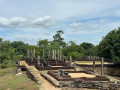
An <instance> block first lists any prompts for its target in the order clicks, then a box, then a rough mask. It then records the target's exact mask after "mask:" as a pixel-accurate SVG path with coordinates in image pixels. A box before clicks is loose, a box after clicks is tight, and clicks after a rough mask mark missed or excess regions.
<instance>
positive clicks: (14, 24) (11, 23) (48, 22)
mask: <svg viewBox="0 0 120 90" xmlns="http://www.w3.org/2000/svg"><path fill="white" fill-rule="evenodd" d="M54 24H55V20H54V19H53V18H52V17H50V16H45V17H40V18H37V19H35V20H28V19H27V18H23V17H13V18H11V19H7V18H4V17H0V28H37V27H49V26H53V25H54Z"/></svg>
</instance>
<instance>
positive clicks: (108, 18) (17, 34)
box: [0, 0, 120, 45]
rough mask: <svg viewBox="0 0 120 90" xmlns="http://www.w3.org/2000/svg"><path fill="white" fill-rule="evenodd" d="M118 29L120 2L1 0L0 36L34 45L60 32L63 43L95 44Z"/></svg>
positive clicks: (112, 0)
mask: <svg viewBox="0 0 120 90" xmlns="http://www.w3.org/2000/svg"><path fill="white" fill-rule="evenodd" d="M119 26H120V0H0V37H2V38H3V39H4V40H10V41H23V42H25V43H29V44H31V45H36V44H37V42H38V41H39V40H43V39H48V40H50V41H51V40H53V35H55V34H56V32H57V31H58V30H63V31H64V34H63V35H62V37H63V38H64V40H65V41H66V42H68V41H74V42H75V43H77V44H78V45H79V44H80V43H82V42H89V43H93V44H94V45H98V44H99V42H100V41H101V40H102V38H103V37H104V36H105V35H106V34H107V33H108V32H110V31H111V30H113V29H117V28H118V27H119Z"/></svg>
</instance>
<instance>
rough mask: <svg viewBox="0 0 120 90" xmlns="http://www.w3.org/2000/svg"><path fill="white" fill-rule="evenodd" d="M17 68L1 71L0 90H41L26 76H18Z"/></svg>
mask: <svg viewBox="0 0 120 90" xmlns="http://www.w3.org/2000/svg"><path fill="white" fill-rule="evenodd" d="M15 69H16V68H15V67H11V68H6V69H0V90H7V89H8V88H10V89H11V90H19V89H20V90H39V87H40V85H39V86H38V84H37V83H36V82H34V81H32V80H31V79H29V78H28V77H27V76H26V74H21V75H16V74H15V73H14V71H15Z"/></svg>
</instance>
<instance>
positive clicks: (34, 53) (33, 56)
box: [33, 49, 35, 58]
mask: <svg viewBox="0 0 120 90" xmlns="http://www.w3.org/2000/svg"><path fill="white" fill-rule="evenodd" d="M33 58H35V49H33Z"/></svg>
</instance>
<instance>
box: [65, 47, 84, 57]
mask: <svg viewBox="0 0 120 90" xmlns="http://www.w3.org/2000/svg"><path fill="white" fill-rule="evenodd" d="M70 52H78V53H82V54H85V49H84V48H83V47H81V46H79V45H73V46H67V47H66V48H64V49H63V54H64V55H65V56H67V55H68V53H70Z"/></svg>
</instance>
